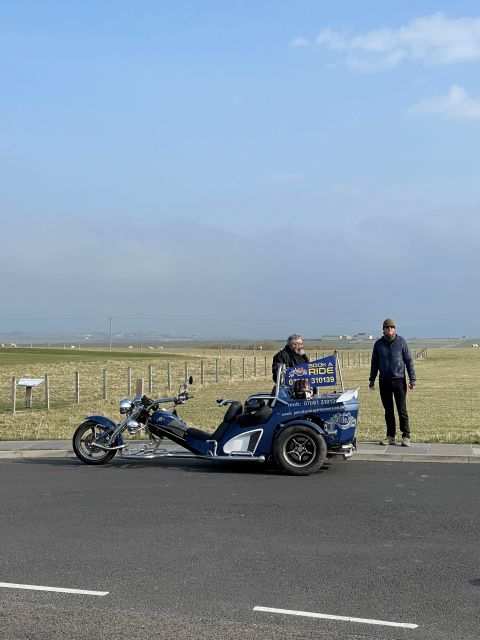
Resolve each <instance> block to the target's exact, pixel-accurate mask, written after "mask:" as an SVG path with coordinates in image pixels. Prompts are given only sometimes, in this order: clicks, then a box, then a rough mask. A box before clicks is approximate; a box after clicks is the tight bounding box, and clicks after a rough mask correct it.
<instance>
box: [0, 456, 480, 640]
mask: <svg viewBox="0 0 480 640" xmlns="http://www.w3.org/2000/svg"><path fill="white" fill-rule="evenodd" d="M383 460H385V458H384V459H383ZM479 470H480V467H478V466H477V465H476V464H431V463H428V462H423V461H418V462H417V463H415V464H413V463H409V462H404V463H402V464H399V463H398V462H396V461H391V462H390V461H388V459H387V460H386V461H384V462H380V463H378V462H372V461H361V460H358V459H353V460H349V461H347V462H342V461H334V462H333V463H332V464H330V465H328V466H327V467H326V468H324V469H323V470H322V471H321V472H319V473H317V474H315V475H312V476H308V477H303V478H294V477H290V476H285V475H282V474H280V473H279V472H278V471H277V470H276V469H274V468H268V467H264V468H262V467H252V466H249V467H248V468H247V467H245V466H242V465H241V463H240V464H238V465H234V467H232V466H228V465H221V464H220V465H211V464H208V462H206V461H202V460H161V461H155V462H147V461H145V462H143V461H142V462H139V463H134V462H132V461H129V462H123V461H122V460H121V459H118V460H117V459H115V460H114V462H113V463H112V464H109V465H107V466H104V467H99V468H92V467H87V466H85V465H82V464H81V463H79V462H78V461H76V460H75V459H72V458H70V457H66V456H63V457H61V458H50V457H44V458H33V459H32V458H30V459H29V458H17V459H15V460H6V459H3V460H2V461H1V462H0V483H1V484H0V486H1V492H2V516H1V522H2V525H1V534H2V547H1V552H0V553H1V556H2V558H1V563H0V565H1V567H2V570H1V575H0V582H1V583H2V585H5V586H2V587H1V588H0V600H1V602H2V606H1V607H0V610H1V611H2V613H1V614H0V635H2V637H8V638H9V639H10V638H12V639H17V638H24V637H29V635H30V636H31V637H35V638H43V637H45V638H47V637H48V638H56V637H58V638H60V637H67V636H68V637H71V638H75V639H76V638H83V637H101V638H103V637H105V638H109V637H116V638H131V637H132V634H134V633H135V634H137V635H138V629H139V628H140V629H141V632H142V636H143V637H146V638H171V637H180V638H182V637H184V638H204V637H205V638H207V637H208V638H217V637H218V638H220V637H221V638H250V637H252V638H253V637H258V635H259V634H260V635H262V636H264V637H265V638H270V637H271V638H276V637H283V638H292V639H294V638H345V637H349V638H355V637H358V638H380V637H381V638H416V639H417V638H421V639H422V640H423V639H425V640H427V639H428V640H430V639H431V640H433V639H435V640H444V639H445V640H446V639H447V638H449V639H450V638H472V639H473V638H477V637H478V629H479V623H480V620H479V614H478V597H479V595H480V591H479V589H480V586H479V585H480V582H479V580H480V562H479V559H478V553H477V550H478V537H479V521H480V518H479V516H480V505H479V501H478V495H477V494H478V476H479ZM19 585H21V587H19ZM39 586H40V587H43V588H45V589H50V588H54V589H58V590H56V591H49V590H40V591H38V590H34V589H29V588H28V587H39ZM65 589H67V590H72V591H64V590H65ZM73 590H74V591H73ZM77 591H79V592H80V593H77ZM83 591H87V592H92V593H91V594H85V593H82V592H83ZM95 592H98V593H95ZM100 594H102V595H100ZM99 630H101V632H100V635H99V633H98V631H99Z"/></svg>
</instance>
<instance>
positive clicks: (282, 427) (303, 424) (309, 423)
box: [275, 420, 326, 438]
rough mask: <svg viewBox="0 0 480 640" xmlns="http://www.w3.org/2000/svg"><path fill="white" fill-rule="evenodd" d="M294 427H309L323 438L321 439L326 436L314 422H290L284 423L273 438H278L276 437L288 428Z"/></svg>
mask: <svg viewBox="0 0 480 640" xmlns="http://www.w3.org/2000/svg"><path fill="white" fill-rule="evenodd" d="M295 425H302V427H310V429H313V430H314V431H316V432H317V433H319V434H320V435H321V436H323V437H325V436H326V433H325V431H324V430H323V429H322V427H320V426H319V425H318V424H316V423H315V422H312V421H311V420H291V421H290V422H285V423H284V424H283V425H282V426H281V428H280V429H279V430H278V431H277V432H276V434H275V437H276V438H278V436H279V435H280V434H281V433H283V432H284V431H285V429H288V427H293V426H295Z"/></svg>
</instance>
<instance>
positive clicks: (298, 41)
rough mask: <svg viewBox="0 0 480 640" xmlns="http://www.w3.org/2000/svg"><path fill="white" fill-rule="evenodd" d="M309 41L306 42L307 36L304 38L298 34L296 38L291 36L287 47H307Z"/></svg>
mask: <svg viewBox="0 0 480 640" xmlns="http://www.w3.org/2000/svg"><path fill="white" fill-rule="evenodd" d="M309 44H310V43H309V42H308V40H307V38H304V37H303V36H298V37H297V38H292V39H291V40H290V42H289V43H288V46H289V47H294V48H296V47H308V45H309Z"/></svg>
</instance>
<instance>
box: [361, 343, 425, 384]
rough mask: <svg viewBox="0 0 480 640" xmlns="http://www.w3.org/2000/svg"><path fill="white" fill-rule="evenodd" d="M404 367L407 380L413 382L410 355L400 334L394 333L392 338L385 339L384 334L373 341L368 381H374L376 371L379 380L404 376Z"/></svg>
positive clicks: (413, 376)
mask: <svg viewBox="0 0 480 640" xmlns="http://www.w3.org/2000/svg"><path fill="white" fill-rule="evenodd" d="M405 367H406V368H407V372H408V379H409V381H410V382H411V383H412V384H415V380H416V376H415V369H414V368H413V360H412V356H411V355H410V351H409V349H408V345H407V343H406V342H405V340H404V338H402V336H398V335H396V336H395V337H394V339H393V340H387V338H385V336H382V337H381V338H380V339H379V340H377V341H376V342H375V344H374V345H373V352H372V362H371V367H370V382H375V378H376V377H377V372H379V373H380V375H379V377H380V380H394V379H395V378H405Z"/></svg>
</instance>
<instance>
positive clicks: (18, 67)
mask: <svg viewBox="0 0 480 640" xmlns="http://www.w3.org/2000/svg"><path fill="white" fill-rule="evenodd" d="M0 74H1V78H2V82H1V84H0V212H1V219H2V222H1V229H2V232H1V235H0V270H1V271H0V272H1V274H2V277H1V279H0V295H1V297H2V301H3V304H2V311H1V313H0V332H1V331H9V330H14V329H21V330H28V331H33V330H35V329H37V330H39V331H44V330H61V329H68V330H77V329H78V330H84V331H95V330H103V329H106V328H107V326H108V317H112V318H113V319H114V327H115V329H116V330H118V331H122V330H133V329H138V330H140V331H150V330H155V331H158V332H165V333H171V334H176V335H179V334H196V335H199V336H201V337H238V338H248V337H251V338H282V337H284V336H286V335H288V334H289V333H291V332H292V331H298V332H301V333H303V334H304V335H305V336H307V337H312V338H315V337H319V336H321V335H322V334H325V333H339V334H342V333H355V332H357V331H372V332H373V333H379V331H380V327H381V323H382V320H383V318H384V317H385V316H391V317H394V318H395V319H396V322H397V326H398V331H399V333H401V334H403V335H405V336H414V335H415V336H418V337H429V336H432V337H433V336H457V335H471V336H478V335H479V334H480V327H479V312H480V301H479V299H478V295H477V293H476V292H477V289H478V285H477V282H476V281H477V278H478V273H479V255H480V252H479V248H480V247H479V244H480V240H479V239H480V222H479V213H480V206H479V205H480V180H479V173H480V154H479V152H478V148H479V133H480V86H479V84H480V81H479V78H480V10H479V9H478V4H477V3H473V2H462V1H459V2H455V3H454V2H451V1H449V2H444V3H436V2H422V1H417V2H404V3H385V2H376V1H373V0H371V1H369V0H366V1H365V2H362V3H358V2H353V1H352V2H348V1H339V2H321V1H317V2H308V1H302V0H299V1H297V2H295V3H293V2H281V1H277V2H273V1H272V2H262V1H261V0H258V1H256V2H253V1H252V2H248V1H243V2H236V1H231V2H226V1H225V2H220V1H217V2H212V1H211V2H208V1H203V2H200V1H198V2H186V1H182V0H179V1H178V2H175V3H173V2H153V1H152V2H142V1H139V2H135V3H134V2H126V1H121V0H118V1H116V2H89V1H83V2H81V3H80V2H78V3H65V2H49V1H48V0H46V1H45V2H42V3H38V2H22V1H21V0H19V1H18V2H15V3H2V4H0Z"/></svg>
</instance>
